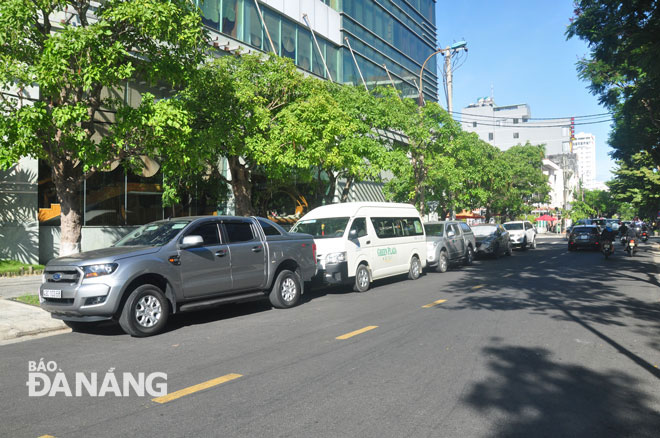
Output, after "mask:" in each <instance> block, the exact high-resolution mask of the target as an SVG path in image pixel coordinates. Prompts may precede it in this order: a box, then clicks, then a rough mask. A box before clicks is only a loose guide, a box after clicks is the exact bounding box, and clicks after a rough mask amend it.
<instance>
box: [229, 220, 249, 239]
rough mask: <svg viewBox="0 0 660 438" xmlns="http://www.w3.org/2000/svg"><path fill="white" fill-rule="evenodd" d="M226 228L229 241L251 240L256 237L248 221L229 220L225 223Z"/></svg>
mask: <svg viewBox="0 0 660 438" xmlns="http://www.w3.org/2000/svg"><path fill="white" fill-rule="evenodd" d="M225 229H226V230H227V239H229V243H237V242H249V241H250V240H253V239H254V234H253V233H252V227H251V226H250V224H249V223H247V222H228V223H225Z"/></svg>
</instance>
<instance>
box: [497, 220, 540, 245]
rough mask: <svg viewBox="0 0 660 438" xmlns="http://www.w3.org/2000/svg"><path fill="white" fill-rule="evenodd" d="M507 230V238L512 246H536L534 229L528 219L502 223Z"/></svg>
mask: <svg viewBox="0 0 660 438" xmlns="http://www.w3.org/2000/svg"><path fill="white" fill-rule="evenodd" d="M502 226H503V227H504V229H505V230H507V231H508V232H509V239H510V240H511V245H512V246H513V247H514V248H516V247H517V248H521V249H527V247H530V248H532V249H533V248H536V229H534V225H532V223H531V222H529V221H511V222H505V223H504V224H502Z"/></svg>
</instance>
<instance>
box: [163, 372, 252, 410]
mask: <svg viewBox="0 0 660 438" xmlns="http://www.w3.org/2000/svg"><path fill="white" fill-rule="evenodd" d="M239 377H243V375H242V374H227V375H226V376H222V377H218V378H215V379H211V380H208V381H206V382H204V383H200V384H197V385H193V386H189V387H187V388H183V389H180V390H178V391H174V392H172V393H170V394H167V395H164V396H162V397H156V398H152V399H151V401H155V402H156V403H167V402H170V401H172V400H176V399H178V398H181V397H184V396H186V395H189V394H192V393H195V392H198V391H202V390H204V389H208V388H212V387H214V386H217V385H220V384H222V383H226V382H229V381H230V380H234V379H238V378H239Z"/></svg>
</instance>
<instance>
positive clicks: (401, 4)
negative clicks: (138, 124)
mask: <svg viewBox="0 0 660 438" xmlns="http://www.w3.org/2000/svg"><path fill="white" fill-rule="evenodd" d="M435 1H436V0H378V1H376V0H343V1H342V0H259V1H258V3H257V2H255V0H205V1H204V2H201V1H198V2H197V3H198V5H199V6H200V8H201V13H202V19H203V23H204V25H205V26H207V28H208V30H209V32H210V40H211V43H212V44H213V46H215V47H216V48H217V49H218V50H220V51H226V52H227V53H238V52H242V53H245V52H262V53H264V52H269V51H271V52H272V51H273V50H274V51H275V52H276V53H277V54H279V55H281V56H286V57H289V58H291V59H292V60H293V61H294V63H295V64H296V66H297V67H298V68H299V69H300V70H301V71H303V72H305V73H306V74H309V75H313V76H316V77H318V78H320V79H328V80H329V79H332V80H333V81H335V82H339V83H345V84H355V85H360V84H362V83H363V82H362V78H364V83H365V84H366V85H367V87H368V88H374V87H376V86H378V85H390V84H392V83H394V84H395V86H396V87H397V88H398V89H399V90H401V91H402V93H403V95H405V96H409V97H416V96H417V87H416V85H415V78H418V76H419V71H420V69H421V66H422V64H423V62H424V60H425V59H426V57H427V56H428V55H429V54H431V53H432V52H433V51H434V49H435V47H436V40H437V32H436V25H435ZM257 4H258V6H259V9H258V8H257ZM259 10H260V11H261V13H262V14H263V21H262V20H261V18H260V14H259ZM68 14H69V15H74V16H72V17H71V16H67V17H65V18H66V19H67V20H72V22H75V21H76V20H77V17H75V14H72V13H71V12H70V11H69V12H68ZM55 18H56V19H55V21H53V23H55V22H57V23H59V22H60V21H61V18H62V17H55ZM266 30H267V31H266ZM312 31H313V32H312ZM315 39H316V41H315ZM349 45H350V49H352V52H351V50H350V49H349ZM356 64H357V65H356ZM436 65H437V60H436V59H432V60H431V62H429V64H427V68H426V69H425V71H424V95H425V98H426V99H427V100H433V101H437V98H438V88H437V84H438V80H437V79H438V78H437V75H436V71H437V69H436ZM384 66H386V67H387V70H386V69H385V67H384ZM358 67H359V69H358ZM390 77H391V80H390ZM144 86H145V84H140V83H129V84H128V85H127V87H126V88H127V89H126V90H120V92H119V93H118V96H117V97H118V98H123V99H125V102H126V103H128V104H132V103H133V102H137V101H138V99H139V91H144V89H143V87H144ZM32 91H34V93H33V94H34V96H35V97H36V96H38V90H32ZM151 91H152V92H153V90H151ZM106 123H108V121H106ZM152 164H153V163H152ZM221 170H222V171H223V174H224V175H226V176H228V177H229V175H227V170H226V167H224V168H223V169H221ZM342 189H343V184H342V182H341V181H340V184H338V187H337V194H336V195H337V196H338V195H339V194H340V193H341V190H342ZM80 190H81V192H82V198H83V201H82V202H83V212H84V216H83V228H82V242H81V244H82V250H83V251H84V250H90V249H95V248H99V247H103V246H108V245H109V244H111V243H112V242H114V241H115V240H116V239H117V237H118V236H121V235H123V234H125V233H126V232H127V231H128V230H130V229H131V228H132V227H135V226H137V225H141V224H144V223H147V222H149V221H153V220H158V219H162V218H164V217H168V216H176V215H184V214H208V213H209V212H211V211H216V208H217V209H219V210H221V211H222V212H223V213H225V214H231V213H233V205H232V202H231V200H230V201H229V202H228V203H227V204H226V205H223V206H208V205H200V204H199V203H197V202H195V203H194V204H191V206H190V207H188V208H186V209H181V208H180V209H178V210H177V209H172V208H167V209H166V208H164V207H163V205H162V202H161V194H162V176H161V174H160V173H159V172H158V169H157V166H150V168H149V169H147V171H146V172H145V173H143V174H140V175H134V174H132V173H131V172H128V171H126V170H124V168H123V167H122V166H119V167H117V168H115V169H114V170H111V171H109V172H101V173H98V174H96V175H94V176H93V177H91V178H89V179H88V180H87V181H85V182H84V183H81V187H80ZM337 196H336V198H337ZM349 199H350V200H384V197H383V194H382V191H381V189H380V186H379V185H378V184H375V183H359V184H355V185H353V186H352V188H351V192H350V195H349ZM59 233H60V231H59V204H58V201H57V196H56V194H55V188H54V184H53V183H52V181H51V179H50V168H49V167H48V166H47V165H46V164H45V163H44V162H40V161H37V160H35V159H31V158H24V159H22V160H21V161H20V163H18V164H17V165H16V166H14V167H13V168H12V169H10V170H9V171H8V172H2V173H0V238H2V240H3V244H2V245H0V258H11V259H18V260H22V261H25V262H30V263H36V262H41V263H45V262H47V261H48V260H50V259H51V258H53V257H54V256H55V255H56V254H57V253H58V252H59Z"/></svg>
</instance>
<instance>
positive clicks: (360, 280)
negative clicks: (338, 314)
mask: <svg viewBox="0 0 660 438" xmlns="http://www.w3.org/2000/svg"><path fill="white" fill-rule="evenodd" d="M369 283H370V279H369V268H367V265H360V266H358V267H357V270H356V271H355V284H354V285H353V290H354V291H355V292H366V291H368V290H369V285H370V284H369Z"/></svg>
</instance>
